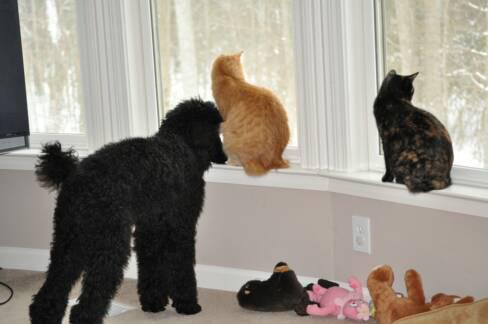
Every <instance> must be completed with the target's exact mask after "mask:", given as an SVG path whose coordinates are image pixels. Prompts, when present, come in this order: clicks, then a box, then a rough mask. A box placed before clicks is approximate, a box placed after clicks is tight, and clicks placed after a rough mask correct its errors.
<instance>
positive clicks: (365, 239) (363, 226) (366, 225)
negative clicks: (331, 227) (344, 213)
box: [352, 216, 371, 254]
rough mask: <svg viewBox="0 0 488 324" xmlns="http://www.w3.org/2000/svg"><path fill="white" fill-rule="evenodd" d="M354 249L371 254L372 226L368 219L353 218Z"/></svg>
mask: <svg viewBox="0 0 488 324" xmlns="http://www.w3.org/2000/svg"><path fill="white" fill-rule="evenodd" d="M352 249H353V250H354V251H357V252H363V253H367V254H371V226H370V222H369V218H368V217H362V216H352Z"/></svg>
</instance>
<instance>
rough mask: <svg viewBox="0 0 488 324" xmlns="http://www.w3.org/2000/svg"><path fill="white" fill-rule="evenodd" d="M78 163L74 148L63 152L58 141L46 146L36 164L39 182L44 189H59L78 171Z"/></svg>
mask: <svg viewBox="0 0 488 324" xmlns="http://www.w3.org/2000/svg"><path fill="white" fill-rule="evenodd" d="M78 162H79V160H78V157H77V156H76V152H75V151H74V150H73V149H72V148H70V149H68V150H66V151H64V152H63V150H62V149H61V143H59V142H57V141H56V142H54V143H50V144H45V145H43V147H42V155H40V156H39V160H38V162H37V164H36V176H37V180H38V181H39V182H40V183H41V186H42V187H44V188H51V189H59V187H60V186H61V184H62V183H63V182H64V181H65V180H66V179H67V178H68V177H69V176H70V175H71V174H72V173H73V172H74V171H75V170H76V168H77V166H78Z"/></svg>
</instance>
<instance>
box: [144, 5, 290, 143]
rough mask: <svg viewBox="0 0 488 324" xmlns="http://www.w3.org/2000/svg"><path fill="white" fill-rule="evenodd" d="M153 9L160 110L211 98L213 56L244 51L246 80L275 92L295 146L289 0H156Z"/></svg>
mask: <svg viewBox="0 0 488 324" xmlns="http://www.w3.org/2000/svg"><path fill="white" fill-rule="evenodd" d="M153 9H154V11H155V15H156V19H155V21H156V28H155V29H156V32H157V39H156V41H157V42H158V47H159V53H157V54H156V56H157V59H158V61H159V63H160V64H159V71H158V72H159V76H160V89H161V91H160V92H161V94H160V108H161V109H162V110H163V111H164V110H168V109H171V108H172V107H174V106H175V105H176V104H177V103H178V102H179V101H181V100H183V99H186V98H188V97H191V96H201V97H202V98H204V99H206V100H213V97H212V91H211V81H210V72H211V68H212V63H213V60H214V59H215V58H216V57H217V56H219V55H221V54H233V53H237V52H239V51H241V50H243V51H244V55H243V65H244V70H245V73H246V76H247V80H248V81H249V82H251V83H253V84H256V85H259V86H263V87H267V88H269V89H271V90H273V91H274V92H275V93H276V94H277V95H278V97H279V98H280V99H281V101H282V102H283V104H284V106H285V108H286V109H287V112H288V119H289V124H290V129H291V131H292V136H291V139H290V144H291V145H293V146H296V145H297V122H296V94H295V59H294V45H293V33H292V29H293V25H292V0H241V1H220V0H202V1H191V0H155V1H154V2H153ZM163 111H162V112H161V113H163Z"/></svg>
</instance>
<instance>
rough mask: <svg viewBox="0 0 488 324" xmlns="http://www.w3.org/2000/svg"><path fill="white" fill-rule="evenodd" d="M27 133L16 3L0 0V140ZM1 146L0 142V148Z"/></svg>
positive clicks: (24, 135)
mask: <svg viewBox="0 0 488 324" xmlns="http://www.w3.org/2000/svg"><path fill="white" fill-rule="evenodd" d="M28 135H29V118H28V114H27V98H26V89H25V77H24V65H23V58H22V42H21V38H20V24H19V12H18V4H17V0H0V139H5V138H11V139H13V138H15V137H26V136H28ZM10 142H12V141H10ZM2 147H3V146H2V143H0V151H2V150H3V149H2Z"/></svg>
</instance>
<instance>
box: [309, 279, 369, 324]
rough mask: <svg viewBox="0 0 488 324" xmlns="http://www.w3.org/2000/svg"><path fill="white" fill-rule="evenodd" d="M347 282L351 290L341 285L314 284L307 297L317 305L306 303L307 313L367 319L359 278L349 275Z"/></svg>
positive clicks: (367, 306)
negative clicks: (326, 286)
mask: <svg viewBox="0 0 488 324" xmlns="http://www.w3.org/2000/svg"><path fill="white" fill-rule="evenodd" d="M348 282H349V286H351V288H352V289H353V291H349V290H347V289H344V288H341V287H331V288H329V289H327V288H323V287H321V286H319V285H317V284H314V285H313V288H312V291H308V297H309V298H310V300H311V301H313V302H316V303H318V304H319V305H308V306H307V313H308V314H309V315H318V316H327V315H335V316H337V318H338V319H344V318H349V319H352V320H358V321H361V320H362V321H367V320H369V305H368V303H367V302H365V301H364V300H363V288H362V287H361V284H360V283H359V280H357V279H356V278H354V277H350V278H349V280H348Z"/></svg>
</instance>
